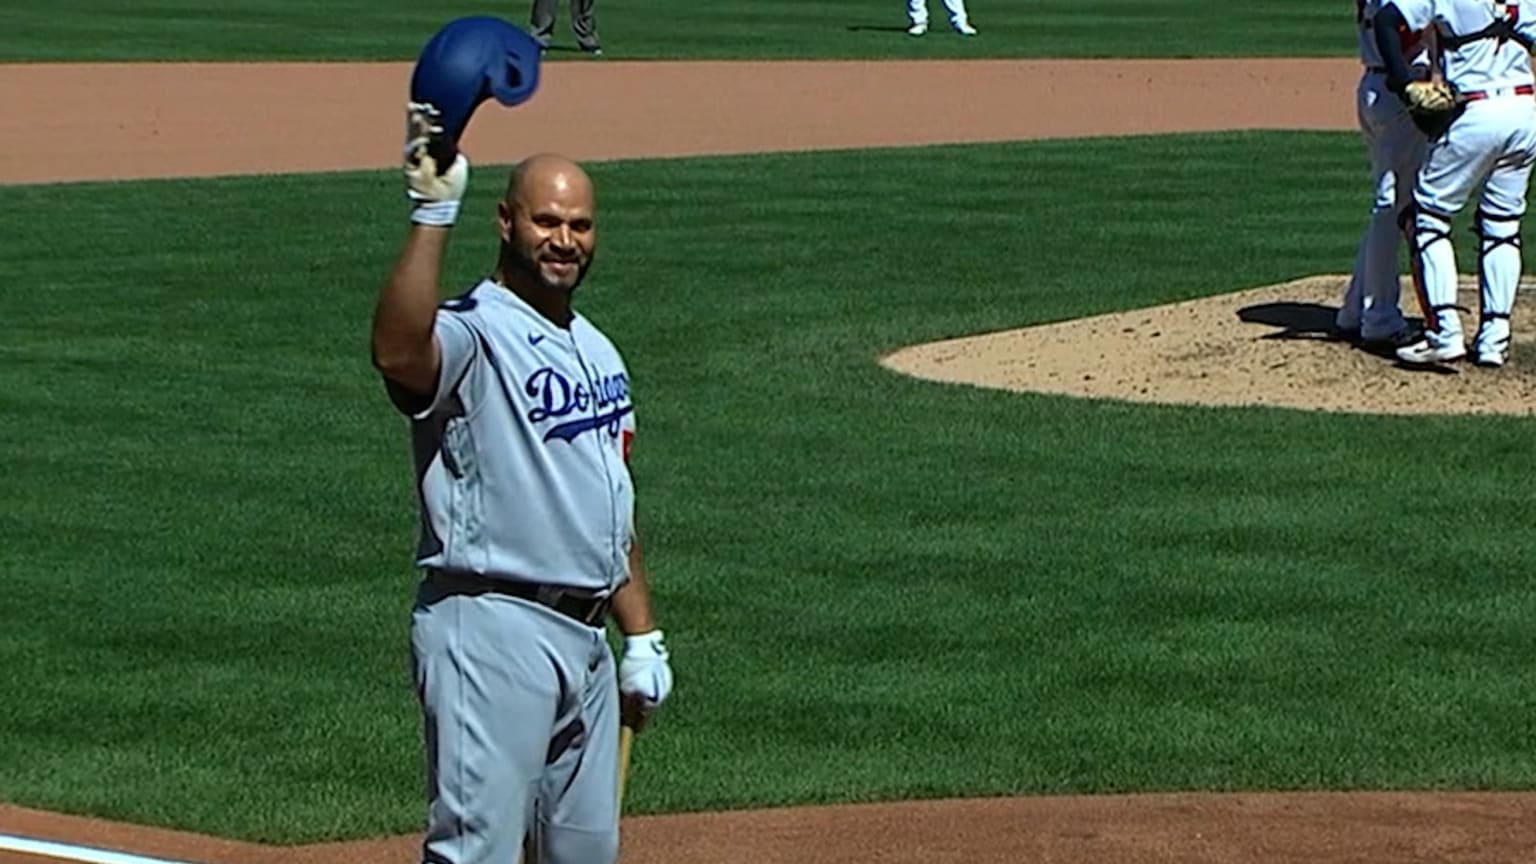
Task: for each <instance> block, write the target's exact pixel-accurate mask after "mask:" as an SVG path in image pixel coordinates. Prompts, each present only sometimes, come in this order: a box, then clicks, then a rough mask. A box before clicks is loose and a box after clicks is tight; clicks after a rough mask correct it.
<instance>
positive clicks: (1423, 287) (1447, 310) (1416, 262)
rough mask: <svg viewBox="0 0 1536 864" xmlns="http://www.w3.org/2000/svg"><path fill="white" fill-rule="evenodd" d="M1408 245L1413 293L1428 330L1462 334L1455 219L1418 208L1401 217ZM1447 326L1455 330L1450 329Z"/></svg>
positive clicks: (1400, 220) (1401, 224) (1414, 206)
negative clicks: (1453, 229) (1458, 295)
mask: <svg viewBox="0 0 1536 864" xmlns="http://www.w3.org/2000/svg"><path fill="white" fill-rule="evenodd" d="M1398 218H1399V221H1398V224H1399V225H1400V226H1401V227H1402V229H1403V237H1404V239H1405V240H1406V241H1407V243H1408V261H1409V263H1410V265H1411V270H1412V273H1413V293H1414V295H1415V296H1416V297H1417V298H1418V301H1419V311H1420V312H1421V313H1423V315H1424V328H1425V329H1426V330H1433V331H1436V332H1441V331H1447V332H1460V331H1461V319H1460V318H1459V317H1458V316H1457V314H1456V310H1457V308H1458V307H1457V306H1456V250H1455V249H1454V248H1453V247H1452V246H1451V217H1450V216H1448V215H1446V214H1443V213H1436V212H1435V211H1433V210H1427V209H1425V208H1423V207H1420V206H1418V205H1417V204H1411V205H1409V206H1408V207H1406V208H1404V209H1403V212H1402V214H1401V215H1400V216H1399V217H1398ZM1445 324H1451V325H1453V326H1450V327H1446V326H1443V325H1445Z"/></svg>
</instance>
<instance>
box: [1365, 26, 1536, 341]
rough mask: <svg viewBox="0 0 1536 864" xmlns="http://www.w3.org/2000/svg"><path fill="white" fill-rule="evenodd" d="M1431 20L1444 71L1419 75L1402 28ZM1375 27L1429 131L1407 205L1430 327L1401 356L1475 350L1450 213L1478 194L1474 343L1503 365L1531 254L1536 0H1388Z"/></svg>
mask: <svg viewBox="0 0 1536 864" xmlns="http://www.w3.org/2000/svg"><path fill="white" fill-rule="evenodd" d="M1422 28H1433V29H1434V31H1435V44H1436V51H1435V54H1436V62H1434V63H1433V64H1432V65H1433V67H1434V69H1435V71H1436V74H1435V75H1433V76H1431V78H1430V79H1429V80H1427V81H1417V80H1414V79H1413V78H1412V76H1411V75H1410V74H1409V72H1408V68H1407V63H1406V61H1405V59H1404V57H1403V53H1402V49H1401V47H1400V46H1399V45H1398V40H1397V33H1398V32H1399V31H1401V30H1402V29H1407V30H1417V29H1422ZM1373 30H1374V32H1375V36H1376V41H1377V45H1378V47H1379V49H1380V50H1381V55H1382V61H1383V63H1384V65H1385V67H1386V71H1387V81H1388V86H1389V88H1390V89H1392V91H1393V92H1395V93H1398V94H1399V96H1400V98H1401V99H1402V100H1403V103H1404V105H1405V106H1406V107H1407V109H1408V112H1409V113H1410V114H1411V115H1412V117H1413V121H1414V123H1415V124H1416V125H1418V126H1419V128H1421V129H1423V130H1424V131H1425V134H1426V135H1427V136H1428V138H1429V145H1428V149H1427V152H1426V154H1425V157H1424V164H1423V166H1422V167H1421V168H1420V169H1419V172H1418V176H1417V178H1416V180H1415V183H1414V188H1413V204H1412V206H1411V207H1410V208H1408V209H1407V210H1406V211H1404V213H1403V214H1402V226H1403V233H1404V236H1405V238H1406V239H1407V241H1408V243H1409V249H1410V251H1411V263H1412V265H1413V266H1412V272H1413V282H1414V290H1415V293H1416V294H1417V297H1418V301H1419V307H1420V309H1421V311H1422V312H1423V314H1424V327H1425V329H1424V333H1423V335H1422V337H1421V338H1419V339H1417V340H1415V341H1413V342H1411V343H1410V344H1406V345H1403V346H1402V347H1399V348H1398V349H1397V352H1396V353H1397V359H1398V360H1399V361H1401V362H1403V363H1405V364H1409V365H1425V364H1438V363H1449V362H1452V361H1456V360H1460V359H1462V358H1463V357H1466V356H1467V354H1468V345H1467V343H1466V339H1465V337H1464V335H1463V330H1462V321H1461V315H1460V314H1459V309H1460V307H1458V306H1457V305H1456V284H1457V268H1456V252H1455V247H1454V246H1453V244H1452V243H1451V223H1452V220H1453V219H1454V218H1455V216H1456V214H1457V213H1460V212H1461V210H1462V209H1463V208H1464V207H1465V206H1466V205H1467V204H1468V203H1469V202H1470V201H1471V199H1472V197H1473V195H1478V201H1477V211H1476V216H1475V219H1474V226H1473V229H1474V232H1475V233H1476V234H1477V237H1478V275H1479V277H1480V278H1479V280H1478V281H1479V292H1480V296H1479V301H1480V310H1479V312H1480V314H1479V321H1478V329H1477V335H1476V337H1475V339H1474V340H1473V343H1472V345H1471V353H1472V354H1473V359H1474V360H1475V361H1476V362H1477V363H1478V365H1481V366H1491V367H1499V366H1503V365H1504V363H1505V362H1506V360H1507V358H1508V354H1509V343H1510V321H1509V319H1510V313H1511V311H1512V308H1513V306H1514V302H1515V288H1516V286H1517V285H1518V284H1519V281H1520V274H1521V269H1522V264H1523V262H1522V260H1521V250H1520V223H1521V220H1522V218H1523V217H1524V215H1525V211H1526V195H1527V192H1528V190H1529V186H1530V179H1531V172H1532V167H1533V165H1536V77H1533V72H1532V68H1531V54H1530V52H1531V47H1532V45H1533V43H1536V0H1389V2H1385V3H1382V4H1381V9H1380V11H1379V12H1378V13H1377V15H1376V16H1375V20H1374V22H1373Z"/></svg>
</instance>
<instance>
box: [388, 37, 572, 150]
mask: <svg viewBox="0 0 1536 864" xmlns="http://www.w3.org/2000/svg"><path fill="white" fill-rule="evenodd" d="M541 48H542V46H540V45H539V43H538V40H536V39H534V38H533V37H532V36H529V35H528V34H527V33H526V32H524V31H523V30H521V29H519V28H518V27H517V26H515V25H513V24H511V23H509V22H507V21H503V20H502V19H500V18H494V17H491V16H489V15H475V16H471V17H468V18H459V19H456V20H454V21H450V22H448V23H447V24H446V25H444V26H443V29H441V30H439V31H437V33H436V34H435V35H434V36H433V37H432V38H431V39H430V40H428V42H427V44H426V46H425V47H424V48H422V49H421V56H420V57H419V58H417V60H416V69H415V71H413V72H412V73H411V101H412V102H428V103H431V104H432V105H433V106H435V107H436V108H437V110H438V111H439V112H441V114H442V119H441V122H442V125H443V135H444V137H445V138H447V139H448V140H449V141H458V139H459V136H461V135H462V134H464V128H465V127H466V126H468V125H469V118H470V117H471V116H473V115H474V113H475V109H476V108H478V107H480V103H482V102H484V101H485V100H487V99H490V98H492V97H495V99H496V101H497V102H500V103H501V104H503V105H507V106H514V105H521V104H522V103H524V102H526V101H528V99H529V98H530V97H532V96H533V92H534V91H535V90H537V89H538V86H539V55H540V50H541Z"/></svg>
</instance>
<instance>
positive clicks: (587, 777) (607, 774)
mask: <svg viewBox="0 0 1536 864" xmlns="http://www.w3.org/2000/svg"><path fill="white" fill-rule="evenodd" d="M408 128H409V129H410V132H409V133H408V136H407V147H406V160H405V168H404V174H405V183H406V192H407V196H408V197H409V199H410V200H411V202H412V209H411V225H410V228H409V231H408V233H407V235H406V239H405V244H404V249H403V250H402V251H401V252H400V255H399V258H398V260H397V261H396V263H395V266H394V270H393V272H392V273H391V275H390V277H389V280H388V282H387V283H386V284H385V285H384V287H383V288H382V290H381V291H380V294H379V297H378V304H377V307H376V309H375V312H374V319H373V338H372V347H373V362H374V365H375V367H376V368H377V369H378V371H379V373H380V374H381V375H382V377H383V379H384V382H385V386H386V389H387V392H388V394H389V396H390V398H391V400H392V402H393V404H394V405H395V406H396V408H397V409H398V410H399V411H400V412H401V413H403V414H404V415H405V416H406V417H408V418H409V426H410V431H411V439H412V442H413V445H414V453H415V477H414V480H415V486H416V492H417V494H418V497H419V509H420V535H419V543H418V546H417V551H416V564H417V565H418V566H419V567H420V568H421V570H422V578H421V581H420V583H419V585H418V588H417V594H416V602H415V605H414V608H413V610H412V617H411V628H410V637H411V659H412V668H413V672H414V676H415V683H416V692H417V697H418V699H419V701H420V706H421V711H422V720H423V735H424V744H425V752H426V761H427V774H428V778H427V779H428V811H427V816H428V824H427V829H426V834H425V837H424V839H423V842H422V860H423V861H424V862H429V864H513V862H516V861H517V860H518V856H519V854H520V853H523V852H525V851H526V858H525V859H524V860H525V861H526V862H527V864H612V862H614V861H616V860H617V858H618V842H619V831H618V828H619V800H618V788H619V787H618V770H619V766H618V758H619V745H618V739H619V726H620V721H621V716H622V717H624V718H625V722H626V723H628V724H629V725H631V726H632V727H633V728H635V729H637V730H638V729H639V728H641V727H643V726H644V724H645V722H646V721H647V719H648V718H649V717H650V715H651V712H653V711H654V710H655V709H656V708H657V707H658V706H659V705H660V704H661V703H662V702H663V701H664V700H665V699H666V698H667V696H668V694H669V692H670V691H671V688H672V670H671V667H670V665H669V662H668V652H667V649H666V646H665V643H664V642H663V634H662V631H661V630H659V629H657V626H656V621H655V619H654V617H653V615H652V610H651V599H650V593H649V588H648V585H647V579H646V573H645V569H644V566H643V564H642V560H641V551H640V544H639V542H638V540H637V539H636V535H635V530H634V517H633V513H634V494H635V493H634V485H633V482H632V480H631V477H630V472H629V465H628V463H629V457H630V452H631V449H630V448H631V446H632V442H633V440H634V437H635V428H636V427H635V413H634V400H633V393H632V390H631V386H630V377H629V372H628V370H627V369H626V367H625V364H624V361H623V359H622V357H621V356H620V354H619V352H618V350H617V349H616V348H615V347H614V345H613V343H612V342H610V341H609V340H608V338H607V337H605V336H604V335H603V334H602V332H601V331H599V330H598V328H597V327H596V326H595V325H594V324H593V323H592V322H591V321H589V320H588V319H587V318H585V317H583V316H582V315H581V314H580V313H578V312H576V311H575V310H574V309H573V307H572V295H573V293H574V292H575V290H576V288H577V286H579V285H580V284H581V283H582V280H583V279H584V278H585V277H586V275H587V272H588V269H589V268H590V267H591V265H592V261H593V256H594V255H595V253H596V250H597V235H598V232H597V208H596V200H595V195H594V191H593V186H592V181H591V179H590V178H589V177H588V176H587V175H586V173H585V172H584V171H582V169H581V168H580V167H579V166H577V165H576V164H575V163H573V162H571V161H570V160H568V159H565V158H562V157H560V156H554V155H539V156H533V157H530V158H528V159H527V160H525V161H523V162H522V163H521V164H519V165H518V166H517V167H516V169H515V170H514V171H513V172H512V175H511V178H510V180H509V182H508V184H507V189H506V194H505V197H504V198H503V200H502V201H501V202H500V203H499V204H498V205H497V213H496V217H497V225H498V226H499V230H500V235H501V249H500V255H499V257H498V260H497V262H496V266H495V269H494V270H493V271H492V273H491V274H490V275H489V276H487V277H485V278H484V279H482V280H480V282H479V283H478V284H476V285H475V286H473V287H472V288H471V289H470V290H469V291H467V292H466V293H464V294H462V295H460V296H459V297H457V298H455V299H452V300H449V301H447V302H442V303H440V301H439V296H440V291H439V278H440V274H441V271H442V265H443V259H444V256H445V253H446V251H447V246H448V239H449V235H450V233H451V231H452V228H453V225H454V224H455V222H456V220H457V218H458V215H459V207H460V202H461V200H462V198H463V194H464V190H465V187H466V185H467V184H468V180H469V162H468V160H467V159H466V158H465V157H464V156H463V155H462V154H459V155H458V156H457V157H456V158H455V160H454V162H453V164H452V166H450V168H449V170H448V171H446V172H444V173H443V174H442V175H439V174H438V173H437V166H436V165H435V163H434V162H433V160H432V158H431V157H430V156H429V155H427V153H428V151H427V145H428V143H430V142H431V141H432V139H433V136H434V135H439V134H440V130H437V129H435V128H434V127H431V126H430V125H429V122H428V121H427V120H425V119H424V118H423V117H422V116H421V115H420V114H414V113H413V114H411V115H410V116H409V118H408ZM610 617H611V618H612V619H613V621H614V622H616V624H617V626H618V628H619V630H621V631H622V633H623V637H624V639H623V642H624V649H623V652H624V653H623V659H622V661H621V662H620V664H619V668H618V670H617V676H615V669H614V663H613V655H612V652H611V651H610V650H609V647H608V644H607V641H606V639H605V634H606V624H607V621H608V619H609V618H610ZM525 837H526V838H527V839H528V841H529V845H528V846H527V848H526V850H525V849H524V840H525Z"/></svg>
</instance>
